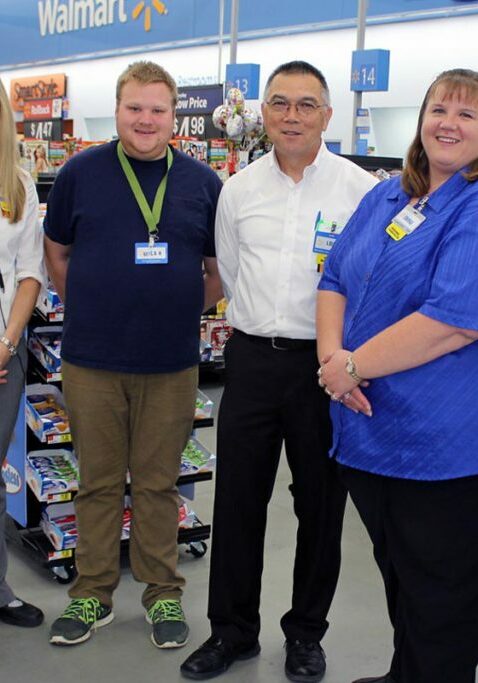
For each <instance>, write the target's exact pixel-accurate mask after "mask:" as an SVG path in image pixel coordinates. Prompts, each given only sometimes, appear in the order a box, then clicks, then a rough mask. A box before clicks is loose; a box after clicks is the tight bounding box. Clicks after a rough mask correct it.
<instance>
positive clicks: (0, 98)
mask: <svg viewBox="0 0 478 683" xmlns="http://www.w3.org/2000/svg"><path fill="white" fill-rule="evenodd" d="M42 259H43V239H42V234H41V228H40V224H39V220H38V197H37V194H36V190H35V185H34V184H33V181H32V179H31V177H30V176H29V175H27V173H25V172H24V171H22V170H21V168H20V166H19V154H18V146H17V139H16V130H15V123H14V119H13V114H12V111H11V109H10V104H9V101H8V95H7V93H6V91H5V88H4V87H3V85H2V83H1V81H0V621H3V622H5V623H7V624H12V625H14V626H39V625H40V624H41V623H42V621H43V613H42V612H41V610H39V609H38V608H37V607H35V606H34V605H30V604H29V603H27V602H24V601H23V600H20V599H18V598H17V597H15V594H14V593H13V591H12V589H11V588H10V586H9V585H8V583H7V581H6V573H7V546H6V542H5V521H6V514H7V513H6V486H5V482H4V480H3V477H2V475H1V466H2V464H3V462H4V460H5V458H6V455H7V450H8V446H9V444H10V439H11V437H12V433H13V429H14V426H15V421H16V419H17V412H18V406H19V403H20V397H21V394H22V391H23V388H24V385H25V366H26V349H25V345H24V343H23V339H22V336H23V330H24V328H25V325H26V324H27V322H28V320H29V319H30V316H31V314H32V311H33V308H34V306H35V303H36V300H37V297H38V293H39V291H40V284H41V282H42V277H43V268H42Z"/></svg>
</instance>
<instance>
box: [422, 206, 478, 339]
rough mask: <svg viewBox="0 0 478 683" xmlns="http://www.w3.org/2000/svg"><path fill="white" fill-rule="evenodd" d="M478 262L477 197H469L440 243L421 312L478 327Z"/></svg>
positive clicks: (455, 322)
mask: <svg viewBox="0 0 478 683" xmlns="http://www.w3.org/2000/svg"><path fill="white" fill-rule="evenodd" d="M465 213H466V215H463V214H465ZM477 264H478V201H475V202H473V201H472V202H470V203H469V204H468V206H467V207H466V209H465V210H464V211H463V212H462V214H461V215H459V216H457V218H456V222H455V223H454V225H453V226H452V227H451V229H450V231H449V233H448V235H447V236H446V238H445V239H444V240H443V242H442V244H441V247H440V252H439V255H438V260H437V266H436V270H435V273H434V275H433V280H432V286H431V289H430V293H429V296H428V298H427V300H426V301H425V302H424V304H423V305H422V306H421V307H420V309H419V311H420V313H423V315H427V316H429V317H431V318H434V319H436V320H439V321H441V322H443V323H446V324H448V325H453V326H455V327H461V328H465V329H472V330H478V267H477Z"/></svg>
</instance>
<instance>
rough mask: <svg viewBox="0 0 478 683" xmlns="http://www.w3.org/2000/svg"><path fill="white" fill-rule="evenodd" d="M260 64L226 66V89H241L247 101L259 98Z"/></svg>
mask: <svg viewBox="0 0 478 683" xmlns="http://www.w3.org/2000/svg"><path fill="white" fill-rule="evenodd" d="M260 72H261V67H260V66H259V64H228V65H227V66H226V88H227V89H229V88H239V90H240V91H241V92H242V94H243V95H244V97H245V98H246V99H247V100H257V99H258V98H259V76H260Z"/></svg>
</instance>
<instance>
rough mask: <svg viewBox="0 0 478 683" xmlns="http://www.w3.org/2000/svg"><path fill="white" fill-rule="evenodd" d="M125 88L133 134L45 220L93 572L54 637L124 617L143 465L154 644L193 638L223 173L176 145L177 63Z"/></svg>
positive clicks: (143, 529) (122, 122) (92, 153)
mask: <svg viewBox="0 0 478 683" xmlns="http://www.w3.org/2000/svg"><path fill="white" fill-rule="evenodd" d="M116 97H117V105H116V126H117V131H118V137H119V140H118V141H114V142H111V143H108V144H105V145H101V146H99V147H96V148H92V149H90V150H87V151H84V152H82V153H81V154H79V155H77V156H76V157H74V158H73V159H71V160H70V161H69V162H68V163H67V164H66V165H65V167H64V168H63V169H62V170H61V171H60V173H59V175H58V178H57V180H56V182H55V185H54V187H53V189H52V192H51V194H50V197H49V201H48V210H47V216H46V220H45V233H46V240H45V243H46V256H47V263H48V267H49V272H50V276H51V278H52V280H53V283H54V285H55V287H56V289H57V291H58V293H59V294H60V296H61V298H62V300H63V301H64V302H65V323H64V330H63V342H62V358H63V387H64V394H65V400H66V404H67V409H68V413H69V416H70V421H71V430H72V435H73V443H74V446H75V450H76V453H77V455H78V456H79V464H80V487H79V492H78V495H77V497H76V499H75V510H76V518H77V526H78V533H79V539H78V546H77V550H76V565H77V570H78V578H77V579H76V581H75V583H74V585H73V586H72V588H71V589H70V591H69V595H70V598H71V602H70V604H69V606H68V607H67V609H66V610H65V611H64V612H63V614H62V615H61V616H60V617H59V618H58V619H57V620H56V621H55V622H54V623H53V625H52V628H51V632H50V642H51V643H54V644H59V645H75V644H78V643H82V642H84V641H85V640H87V639H88V638H89V637H90V634H91V630H92V629H93V628H97V627H100V626H105V625H106V624H108V623H110V622H111V621H112V619H113V612H112V594H113V591H114V589H115V588H116V586H117V585H118V582H119V578H120V565H119V552H120V539H121V531H122V521H123V509H124V488H125V483H126V474H127V471H128V470H129V473H130V475H131V498H132V521H131V533H130V563H131V569H132V572H133V575H134V577H135V578H136V579H137V580H138V581H141V582H143V583H145V584H146V588H145V590H144V593H143V597H142V602H143V606H144V608H145V610H146V618H147V620H148V621H149V622H150V623H152V626H153V631H152V641H153V643H154V644H155V645H156V646H157V647H160V648H169V647H180V646H182V645H184V644H185V643H186V640H187V636H188V627H187V624H186V621H185V618H184V613H183V611H182V608H181V602H180V598H181V593H182V586H183V585H184V579H183V578H182V577H181V576H180V575H179V574H178V572H177V567H176V565H177V527H178V497H177V490H176V480H177V478H178V475H179V468H180V457H181V452H182V450H183V449H184V447H185V445H186V443H187V440H188V436H189V434H190V431H191V426H192V421H193V418H194V407H195V397H196V388H197V365H198V360H199V323H200V315H201V312H202V310H203V309H207V308H209V307H210V306H211V305H213V304H214V303H215V302H216V301H217V300H218V299H219V298H220V296H221V285H220V280H219V277H218V271H217V266H216V258H215V250H214V218H215V211H216V202H217V198H218V195H219V192H220V189H221V183H220V181H219V179H218V178H217V176H216V175H215V173H214V172H213V171H212V170H211V169H209V168H208V167H207V166H206V165H204V164H201V163H200V162H198V161H196V160H194V159H190V158H189V157H188V156H186V155H185V154H182V153H181V152H178V151H176V150H173V149H171V148H170V147H169V145H168V142H169V140H170V139H171V137H172V135H173V125H174V119H175V106H176V101H177V90H176V84H175V82H174V80H173V79H172V78H171V76H170V75H169V74H168V73H167V72H166V71H164V69H162V68H161V67H159V66H158V65H156V64H154V63H152V62H137V63H135V64H132V65H131V66H129V67H128V68H127V69H126V71H125V72H124V73H123V74H122V75H121V76H120V78H119V80H118V84H117V92H116ZM203 269H204V271H205V274H204V275H203Z"/></svg>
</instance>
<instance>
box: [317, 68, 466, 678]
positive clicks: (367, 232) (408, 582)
mask: <svg viewBox="0 0 478 683" xmlns="http://www.w3.org/2000/svg"><path fill="white" fill-rule="evenodd" d="M477 179H478V73H477V72H475V71H471V70H468V69H453V70H451V71H445V72H444V73H442V74H440V76H438V78H437V79H436V80H435V81H434V82H433V83H432V85H431V86H430V88H429V90H428V92H427V94H426V96H425V99H424V102H423V104H422V107H421V110H420V115H419V120H418V127H417V133H416V136H415V139H414V141H413V142H412V145H411V147H410V150H409V153H408V156H407V160H406V165H405V169H404V172H403V174H402V177H401V178H400V179H398V178H394V179H392V180H390V181H387V182H384V183H381V184H379V185H378V186H376V187H375V188H374V189H372V190H371V192H369V193H368V195H366V196H365V198H364V199H363V200H362V202H361V204H360V206H359V207H358V209H357V211H356V212H355V214H354V215H353V216H352V218H351V219H350V221H349V223H348V225H347V227H346V229H345V231H344V233H343V234H342V236H341V237H340V239H339V240H338V241H337V244H336V246H335V247H334V249H333V251H332V253H331V255H330V257H329V259H328V260H327V264H326V268H325V273H324V277H323V278H322V281H321V283H320V291H319V294H318V304H317V339H318V353H319V360H320V364H321V368H320V370H319V374H320V376H319V384H320V385H321V386H322V387H323V388H324V389H325V391H326V392H327V393H328V394H330V396H331V398H332V399H333V403H332V418H333V423H334V444H333V447H332V451H331V454H332V455H334V456H335V457H336V458H337V460H338V461H339V463H340V464H341V471H342V473H343V477H344V480H345V482H346V484H347V486H348V487H349V490H350V494H351V497H352V499H353V501H354V503H355V505H356V506H357V509H358V510H359V513H360V515H361V517H362V519H363V521H364V523H365V525H366V527H367V530H368V532H369V534H370V537H371V539H372V542H373V544H374V555H375V559H376V561H377V563H378V566H379V568H380V571H381V573H382V576H383V579H384V583H385V589H386V594H387V602H388V609H389V614H390V618H391V621H392V625H393V627H394V648H395V651H394V656H393V660H392V664H391V667H390V672H389V673H388V674H387V675H385V676H381V677H378V678H366V679H359V681H356V682H355V683H365V681H375V682H376V683H452V682H453V683H474V681H475V670H476V666H477V663H478V451H477V443H478V401H477V400H476V398H477V397H476V387H477V386H478V344H477V343H476V340H477V339H478V183H477V182H476V180H477Z"/></svg>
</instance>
